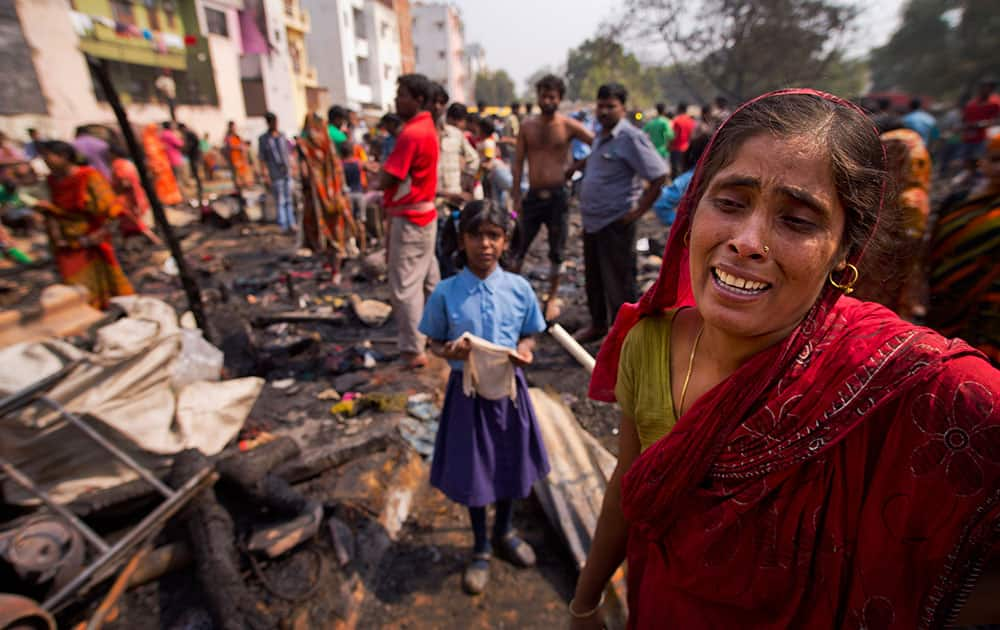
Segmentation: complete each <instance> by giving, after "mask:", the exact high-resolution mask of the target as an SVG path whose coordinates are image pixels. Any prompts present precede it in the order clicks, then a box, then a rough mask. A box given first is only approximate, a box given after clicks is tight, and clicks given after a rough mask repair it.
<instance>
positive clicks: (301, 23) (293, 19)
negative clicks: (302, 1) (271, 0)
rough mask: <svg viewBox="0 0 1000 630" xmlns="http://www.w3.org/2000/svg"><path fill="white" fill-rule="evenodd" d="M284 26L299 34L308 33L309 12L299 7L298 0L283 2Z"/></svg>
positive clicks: (309, 24)
mask: <svg viewBox="0 0 1000 630" xmlns="http://www.w3.org/2000/svg"><path fill="white" fill-rule="evenodd" d="M285 26H287V27H288V28H290V29H292V30H295V31H299V32H301V33H308V32H309V29H310V26H311V19H310V17H309V11H307V10H305V9H303V8H302V7H301V6H299V3H298V0H285Z"/></svg>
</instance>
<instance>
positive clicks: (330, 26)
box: [301, 0, 402, 114]
mask: <svg viewBox="0 0 1000 630" xmlns="http://www.w3.org/2000/svg"><path fill="white" fill-rule="evenodd" d="M301 1H302V4H303V5H304V6H305V7H306V8H307V9H308V10H309V12H310V14H311V15H312V26H313V34H311V35H309V36H308V37H307V38H306V45H307V46H306V47H307V48H308V50H309V53H310V55H311V57H312V59H313V60H314V63H315V64H316V69H317V75H318V78H319V85H320V86H322V87H324V88H326V89H327V90H329V97H330V100H331V101H332V102H333V103H335V104H338V105H344V106H346V107H349V108H351V109H354V110H358V111H367V112H369V113H372V114H374V113H376V112H384V111H386V110H388V109H390V108H391V106H392V103H393V97H394V95H395V93H396V79H397V78H398V77H399V75H400V74H401V70H402V55H401V48H400V27H399V23H398V21H397V14H396V10H395V6H394V2H393V0H301Z"/></svg>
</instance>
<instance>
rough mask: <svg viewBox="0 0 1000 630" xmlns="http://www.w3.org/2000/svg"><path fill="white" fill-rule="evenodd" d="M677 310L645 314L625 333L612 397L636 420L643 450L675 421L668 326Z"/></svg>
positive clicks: (667, 431)
mask: <svg viewBox="0 0 1000 630" xmlns="http://www.w3.org/2000/svg"><path fill="white" fill-rule="evenodd" d="M675 315H677V311H676V310H675V311H670V312H667V313H665V314H663V315H656V316H650V317H644V318H642V319H640V320H639V323H637V324H636V325H635V326H633V327H632V330H630V331H629V332H628V335H626V336H625V343H623V344H622V351H621V357H620V358H619V359H618V379H617V381H616V383H615V399H616V400H617V401H618V404H619V405H620V406H621V408H622V413H624V414H625V415H626V416H628V417H630V418H632V420H633V421H634V422H635V429H636V432H637V433H638V434H639V446H640V448H641V449H642V450H643V451H645V450H646V449H647V448H649V447H650V446H651V445H652V444H653V442H656V441H657V440H659V439H660V438H661V437H663V436H664V435H666V434H667V433H670V430H671V429H673V428H674V425H675V424H677V418H676V416H675V415H674V397H673V394H672V393H671V390H670V329H671V327H672V326H673V322H674V316H675Z"/></svg>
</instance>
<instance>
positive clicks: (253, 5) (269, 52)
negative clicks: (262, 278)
mask: <svg viewBox="0 0 1000 630" xmlns="http://www.w3.org/2000/svg"><path fill="white" fill-rule="evenodd" d="M239 20H240V36H241V39H242V43H243V47H242V54H241V55H240V61H239V64H240V73H239V76H240V81H241V84H242V87H243V101H244V103H245V105H246V115H247V118H248V121H247V123H246V125H245V127H244V128H241V133H244V134H246V135H248V136H250V137H253V136H256V135H257V134H259V133H263V131H264V129H265V128H266V126H265V123H264V118H263V117H264V114H265V113H267V112H272V113H273V114H274V115H275V116H277V118H278V124H279V126H280V127H281V129H284V130H293V129H296V130H297V129H300V128H301V127H302V122H303V120H304V119H305V114H304V111H302V112H301V113H302V115H301V116H300V115H299V114H300V110H299V109H298V107H297V104H296V99H297V97H301V98H300V99H299V100H300V101H304V98H305V97H304V96H302V95H301V93H300V90H299V84H298V81H297V79H296V76H295V73H294V71H293V69H292V55H291V53H290V46H289V36H288V28H287V26H286V21H285V2H284V0H243V10H242V11H240V15H239ZM294 30H295V29H293V31H294Z"/></svg>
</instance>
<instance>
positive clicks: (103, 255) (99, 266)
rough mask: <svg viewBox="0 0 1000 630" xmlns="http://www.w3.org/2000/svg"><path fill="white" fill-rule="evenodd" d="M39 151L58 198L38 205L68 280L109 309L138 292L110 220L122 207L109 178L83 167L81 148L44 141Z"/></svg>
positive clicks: (61, 271)
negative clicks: (117, 247)
mask: <svg viewBox="0 0 1000 630" xmlns="http://www.w3.org/2000/svg"><path fill="white" fill-rule="evenodd" d="M39 154H40V155H41V157H42V159H44V160H45V163H46V164H47V165H48V167H49V170H50V171H51V172H52V174H51V175H49V178H48V184H49V194H50V197H51V199H52V200H51V201H39V202H38V203H37V205H36V206H35V208H36V209H38V210H40V211H41V212H43V213H44V214H45V218H46V221H45V224H46V229H47V231H48V233H49V240H50V241H51V244H52V252H53V256H54V257H55V260H56V265H57V266H58V268H59V275H61V276H62V279H63V282H65V283H66V284H79V285H83V286H84V287H86V288H87V289H88V290H89V291H90V298H91V299H90V304H91V305H92V306H95V307H97V308H106V307H107V306H108V301H109V300H110V299H111V298H112V297H114V296H116V295H132V294H133V293H135V291H134V290H133V289H132V285H131V284H130V283H129V281H128V278H126V277H125V273H124V272H123V271H122V268H121V266H120V265H119V264H118V259H117V258H116V257H115V252H114V249H112V247H111V238H110V233H109V232H108V229H107V225H106V224H107V222H108V221H109V220H111V219H114V218H115V217H117V216H118V215H119V214H121V211H122V209H121V206H120V205H119V203H118V199H117V198H116V197H115V195H114V193H113V192H112V191H111V186H109V185H108V182H107V180H105V179H104V176H103V175H101V174H100V173H98V172H97V171H96V170H95V169H94V168H92V167H90V166H79V165H78V164H79V162H80V160H79V156H78V155H77V154H76V150H75V149H74V148H73V147H72V145H69V144H67V143H65V142H59V141H50V142H43V143H41V144H40V146H39Z"/></svg>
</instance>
